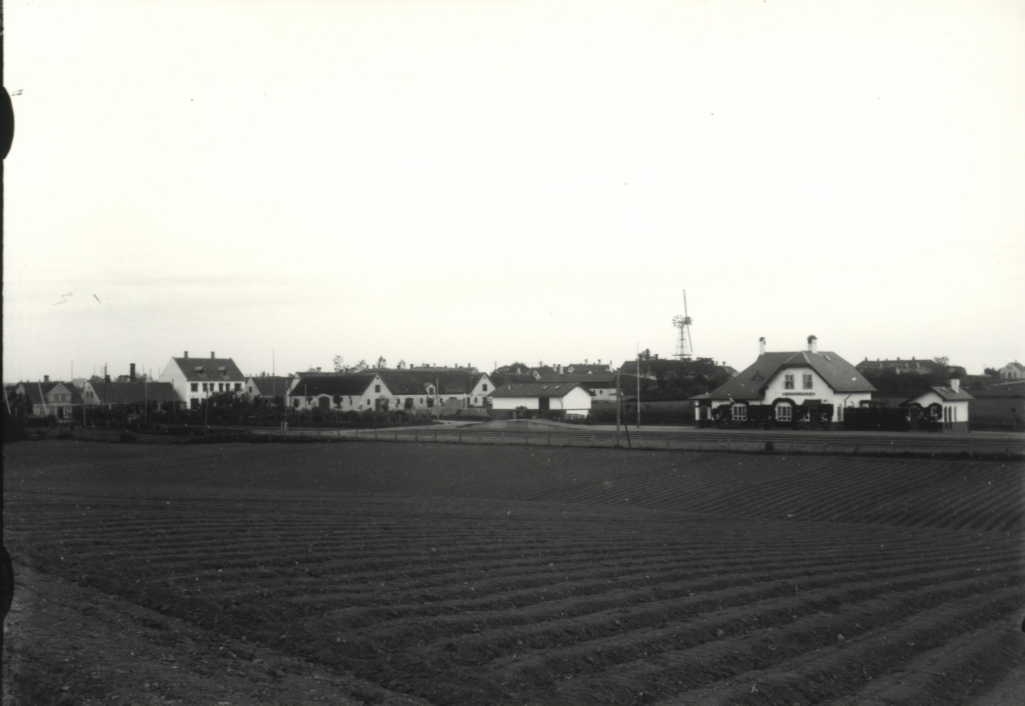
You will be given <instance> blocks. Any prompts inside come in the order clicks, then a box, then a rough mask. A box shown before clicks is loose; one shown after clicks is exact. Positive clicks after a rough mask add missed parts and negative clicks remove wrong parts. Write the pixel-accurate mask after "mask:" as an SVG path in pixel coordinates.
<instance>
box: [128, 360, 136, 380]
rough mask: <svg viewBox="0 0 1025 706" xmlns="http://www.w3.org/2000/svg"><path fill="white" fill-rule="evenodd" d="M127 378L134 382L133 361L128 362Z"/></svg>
mask: <svg viewBox="0 0 1025 706" xmlns="http://www.w3.org/2000/svg"><path fill="white" fill-rule="evenodd" d="M128 379H129V380H131V381H132V382H135V363H129V364H128Z"/></svg>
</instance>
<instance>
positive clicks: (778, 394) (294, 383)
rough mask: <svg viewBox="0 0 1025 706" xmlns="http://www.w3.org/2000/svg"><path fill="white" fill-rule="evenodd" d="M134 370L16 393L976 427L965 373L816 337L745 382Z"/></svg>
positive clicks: (466, 372)
mask: <svg viewBox="0 0 1025 706" xmlns="http://www.w3.org/2000/svg"><path fill="white" fill-rule="evenodd" d="M891 363H892V364H893V365H890V364H891ZM134 368H135V366H134V365H132V366H131V371H130V373H129V375H127V376H121V377H119V378H118V379H117V380H115V381H111V380H110V379H109V378H95V377H94V378H91V379H90V380H86V381H76V382H75V383H74V384H72V383H65V382H53V383H51V382H50V381H49V379H44V380H43V381H42V382H32V383H19V384H18V385H16V386H13V388H8V389H7V390H6V392H7V393H8V395H9V396H11V395H14V396H18V397H19V398H20V399H23V400H26V401H27V402H28V403H29V404H30V405H31V410H32V414H33V415H36V416H55V417H57V418H58V419H70V418H73V416H74V414H75V409H76V408H77V407H90V406H98V405H103V406H108V407H109V406H118V405H134V406H149V407H159V406H165V405H177V406H180V407H186V408H192V409H196V408H199V407H200V406H202V405H203V403H204V402H205V401H207V400H210V399H212V398H215V397H217V396H223V395H227V396H231V397H245V398H249V399H253V400H263V401H264V402H265V403H267V404H274V405H278V406H281V407H284V408H287V409H290V410H297V411H310V410H321V411H329V410H330V411H339V412H350V411H355V412H360V411H369V410H377V411H382V410H404V411H428V412H431V413H435V414H444V413H458V412H459V410H478V411H484V410H488V411H489V412H491V413H493V414H495V415H496V416H498V415H503V414H509V413H512V412H514V411H516V410H524V409H525V410H529V411H537V412H546V411H553V412H554V411H559V412H561V413H563V414H565V415H566V416H569V417H573V416H577V417H586V416H587V415H588V414H589V413H590V411H591V409H592V407H593V406H594V405H595V404H600V403H602V402H610V403H615V402H617V401H618V400H619V399H620V396H623V397H624V398H626V399H627V400H628V401H631V402H636V401H637V400H636V396H635V395H634V394H633V390H635V389H638V390H639V389H640V387H641V385H640V383H641V382H642V381H644V382H648V383H653V382H655V381H657V382H659V383H661V382H663V381H664V380H667V379H673V380H675V382H677V383H679V382H680V380H682V379H683V377H680V376H681V375H682V374H683V373H688V374H691V375H690V377H689V378H687V380H685V381H684V382H687V381H689V383H690V384H692V385H693V384H696V385H698V386H701V385H704V387H702V388H701V389H704V390H708V388H709V387H712V384H711V383H710V381H712V380H720V381H722V380H724V381H723V382H721V384H718V383H717V384H715V386H714V388H713V389H711V390H708V391H706V392H701V393H699V394H696V395H687V396H686V397H687V398H688V399H689V400H690V401H691V403H692V404H693V409H694V419H695V420H696V421H698V422H703V421H711V420H717V421H718V420H722V419H723V418H726V419H729V420H732V421H737V422H743V421H745V420H746V419H747V417H748V415H749V413H751V410H752V408H753V407H754V406H759V407H763V408H764V407H766V406H768V407H771V414H772V418H773V419H774V420H775V421H777V422H781V423H787V422H790V421H792V420H794V419H797V418H809V417H812V416H814V418H815V419H816V421H822V422H830V423H842V422H844V419H845V416H846V413H847V412H846V411H847V410H849V409H851V408H862V407H865V406H871V405H880V404H886V405H889V406H893V407H901V408H906V409H908V410H913V409H915V408H918V409H926V410H928V412H929V414H930V415H931V416H932V418H933V419H934V420H936V421H941V422H942V424H943V426H944V427H945V428H948V429H967V428H968V424H969V414H970V409H971V407H970V403H971V402H972V401H973V396H972V395H971V394H970V393H969V392H968V391H967V390H965V389H963V388H962V387H961V377H962V376H964V370H963V369H962V368H958V367H957V366H946V365H945V363H941V362H938V361H923V360H915V359H914V358H912V359H910V360H904V361H901V360H900V359H897V361H878V360H877V361H868V360H865V361H862V362H861V363H859V364H858V365H857V366H854V365H851V364H850V363H849V362H848V361H846V360H845V359H844V358H843V357H842V356H840V355H839V354H837V353H836V352H833V351H821V350H819V347H818V339H817V338H816V337H815V336H809V337H808V339H807V346H806V348H805V349H803V350H789V351H768V350H766V342H765V339H764V338H762V339H759V350H758V356H757V358H756V359H755V361H754V362H753V363H752V364H751V365H749V366H748V367H747V368H745V369H743V370H742V371H740V372H739V373H737V372H736V371H734V370H732V369H726V368H725V367H724V366H720V365H716V364H714V362H713V361H711V360H709V359H700V360H698V361H689V362H687V363H683V362H682V361H676V360H660V359H659V358H658V356H657V355H656V356H654V357H651V356H642V357H640V358H639V359H638V360H636V361H627V362H625V363H624V364H623V366H621V368H620V370H619V371H618V372H613V371H612V369H611V366H609V365H608V364H603V363H601V362H600V361H599V363H597V364H591V363H587V362H585V363H584V364H577V365H571V366H565V367H563V366H538V367H537V368H528V367H527V366H524V365H522V364H514V365H513V366H505V368H496V370H495V371H494V372H493V373H492V374H490V375H489V374H487V373H481V372H478V371H476V370H475V369H473V368H469V367H467V368H434V367H429V368H396V369H389V368H378V369H370V370H363V371H360V372H348V373H324V372H319V371H316V372H304V373H297V374H295V375H289V376H268V375H260V376H248V377H247V376H246V375H244V374H243V373H242V371H241V370H240V369H239V367H238V366H237V365H236V364H235V362H234V360H232V359H231V358H222V357H218V356H217V355H216V353H215V352H213V351H211V352H210V355H209V357H194V356H190V355H189V353H188V351H185V352H184V354H183V355H182V356H180V357H178V356H175V357H172V358H171V359H170V360H169V362H168V363H167V365H166V366H165V367H164V369H163V371H162V372H161V374H160V377H159V379H158V380H156V381H150V380H138V379H136V376H135V369H134ZM681 371H682V372H681ZM885 371H893V372H896V373H903V376H902V378H901V379H902V381H903V382H907V381H909V380H910V378H911V377H912V376H913V375H918V376H922V380H926V379H927V376H928V379H929V380H933V381H936V380H938V376H942V375H950V376H951V377H950V379H949V380H944V381H943V382H942V383H939V382H937V383H934V384H930V385H928V386H927V387H923V386H921V385H917V386H911V387H908V386H904V387H902V388H901V390H899V391H898V392H899V394H894V393H893V391H892V390H879V389H877V387H876V386H875V385H873V383H872V382H871V381H870V380H869V377H872V378H873V379H875V380H880V379H884V378H880V377H878V376H879V375H881V374H883V372H885ZM624 375H625V378H624V377H623V376H624ZM673 375H676V376H677V377H676V378H673ZM716 375H719V377H718V378H717V377H716ZM969 377H970V376H969ZM1012 382H1013V379H1012ZM1003 384H1012V383H1009V382H1005V383H1003ZM677 389H681V388H677ZM911 390H913V392H910V391H911ZM676 399H680V397H677V398H676ZM825 416H828V418H825Z"/></svg>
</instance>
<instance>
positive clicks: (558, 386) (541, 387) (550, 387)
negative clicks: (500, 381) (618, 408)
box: [491, 382, 590, 397]
mask: <svg viewBox="0 0 1025 706" xmlns="http://www.w3.org/2000/svg"><path fill="white" fill-rule="evenodd" d="M576 387H579V388H581V389H584V386H583V385H581V384H579V383H576V382H554V383H553V382H514V383H512V384H510V385H502V386H501V387H499V388H498V389H496V390H495V391H494V392H493V393H492V395H491V396H492V397H565V396H566V395H567V394H569V393H570V392H571V391H572V390H573V389H574V388H576ZM585 392H586V390H585ZM588 394H590V393H588Z"/></svg>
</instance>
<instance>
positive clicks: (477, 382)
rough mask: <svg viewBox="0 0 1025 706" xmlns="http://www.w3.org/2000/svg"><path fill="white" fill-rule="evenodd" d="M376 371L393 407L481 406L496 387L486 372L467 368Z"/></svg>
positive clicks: (412, 408)
mask: <svg viewBox="0 0 1025 706" xmlns="http://www.w3.org/2000/svg"><path fill="white" fill-rule="evenodd" d="M378 373H379V374H380V376H381V379H382V380H384V382H385V384H386V385H387V386H388V389H389V390H390V391H391V394H392V398H393V403H392V406H393V408H394V409H405V410H421V409H436V410H439V411H441V410H444V411H454V410H458V409H466V408H469V407H475V408H483V407H486V406H487V404H488V398H489V397H490V396H491V393H492V392H494V390H495V385H494V383H493V382H492V381H491V378H490V377H488V375H486V374H485V373H478V372H471V371H468V370H453V369H432V368H416V369H412V370H409V369H404V370H391V369H382V370H379V371H378Z"/></svg>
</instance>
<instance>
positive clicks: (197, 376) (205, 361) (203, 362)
mask: <svg viewBox="0 0 1025 706" xmlns="http://www.w3.org/2000/svg"><path fill="white" fill-rule="evenodd" d="M171 360H173V361H174V362H175V363H177V365H178V367H179V368H180V369H181V371H182V373H184V375H185V379H186V380H188V381H190V382H209V381H211V380H212V381H214V382H218V381H220V382H223V381H225V380H233V381H234V380H238V381H242V380H245V379H246V376H245V375H243V374H242V371H241V370H239V369H238V366H237V365H235V361H234V360H232V359H231V358H176V357H175V358H171Z"/></svg>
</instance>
